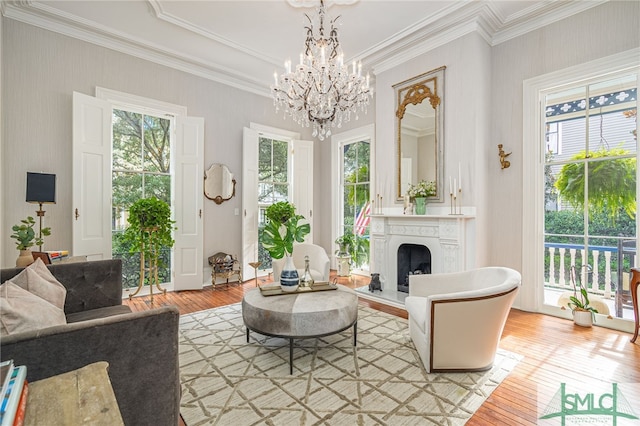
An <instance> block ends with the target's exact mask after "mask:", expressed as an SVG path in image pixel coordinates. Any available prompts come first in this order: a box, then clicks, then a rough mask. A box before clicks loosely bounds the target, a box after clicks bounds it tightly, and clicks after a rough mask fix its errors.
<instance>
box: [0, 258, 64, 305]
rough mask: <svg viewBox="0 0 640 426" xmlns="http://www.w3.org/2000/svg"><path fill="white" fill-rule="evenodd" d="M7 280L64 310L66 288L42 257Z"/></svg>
mask: <svg viewBox="0 0 640 426" xmlns="http://www.w3.org/2000/svg"><path fill="white" fill-rule="evenodd" d="M9 281H11V282H12V283H14V284H16V285H18V286H19V287H22V288H23V289H25V290H27V291H28V292H30V293H33V294H35V295H37V296H40V297H42V298H43V299H44V300H46V301H47V302H49V303H51V304H52V305H54V306H56V307H58V308H60V309H62V310H64V301H65V299H66V297H67V289H66V288H65V287H64V286H63V285H62V284H60V282H59V281H58V280H56V277H54V276H53V274H52V273H51V271H49V268H47V266H46V265H45V264H44V262H42V259H40V258H38V259H36V261H35V262H33V263H32V264H31V265H29V266H27V267H26V268H25V269H24V270H23V271H21V272H20V273H19V274H18V275H16V276H15V277H13V278H11V279H10V280H9Z"/></svg>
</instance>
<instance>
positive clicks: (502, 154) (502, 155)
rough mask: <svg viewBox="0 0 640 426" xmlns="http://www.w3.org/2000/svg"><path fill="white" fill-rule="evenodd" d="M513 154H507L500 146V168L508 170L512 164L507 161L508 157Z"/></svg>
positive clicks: (499, 145) (500, 145)
mask: <svg viewBox="0 0 640 426" xmlns="http://www.w3.org/2000/svg"><path fill="white" fill-rule="evenodd" d="M510 155H511V153H510V152H509V153H508V154H505V152H504V149H502V144H501V143H499V144H498V156H499V157H500V166H501V168H502V169H508V168H509V166H510V165H511V163H510V162H509V161H507V159H506V158H507V157H508V156H510Z"/></svg>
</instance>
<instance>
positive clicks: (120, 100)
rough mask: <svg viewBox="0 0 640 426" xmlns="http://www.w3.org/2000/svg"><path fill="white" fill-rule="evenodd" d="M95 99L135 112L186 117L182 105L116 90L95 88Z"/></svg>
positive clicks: (185, 111) (185, 108)
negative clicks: (141, 111)
mask: <svg viewBox="0 0 640 426" xmlns="http://www.w3.org/2000/svg"><path fill="white" fill-rule="evenodd" d="M96 98H98V99H103V100H105V101H108V102H111V103H112V104H117V105H120V106H124V107H126V108H131V109H135V110H141V109H144V110H146V111H144V112H147V113H149V112H151V113H158V112H162V114H163V115H164V114H166V113H170V114H173V115H176V116H177V115H183V116H186V115H187V107H186V106H182V105H176V104H172V103H168V102H163V101H158V100H156V99H151V98H146V97H143V96H137V95H131V94H129V93H125V92H118V91H117V90H111V89H105V88H104V87H99V86H96Z"/></svg>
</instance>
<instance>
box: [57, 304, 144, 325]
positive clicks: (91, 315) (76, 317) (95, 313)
mask: <svg viewBox="0 0 640 426" xmlns="http://www.w3.org/2000/svg"><path fill="white" fill-rule="evenodd" d="M130 313H131V308H130V307H129V306H128V305H116V306H107V307H104V308H97V309H89V310H87V311H82V312H75V313H73V314H69V315H67V323H69V324H71V323H74V322H80V321H87V320H92V319H96V318H105V317H111V316H114V315H121V314H130Z"/></svg>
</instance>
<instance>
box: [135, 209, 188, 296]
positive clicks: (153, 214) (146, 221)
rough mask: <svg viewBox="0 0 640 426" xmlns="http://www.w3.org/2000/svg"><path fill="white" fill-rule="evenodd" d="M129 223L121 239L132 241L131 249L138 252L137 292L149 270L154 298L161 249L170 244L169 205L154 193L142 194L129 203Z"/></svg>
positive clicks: (170, 221)
mask: <svg viewBox="0 0 640 426" xmlns="http://www.w3.org/2000/svg"><path fill="white" fill-rule="evenodd" d="M127 222H128V223H129V226H128V227H127V229H126V230H125V231H124V236H123V237H124V240H125V241H127V242H129V243H131V247H130V249H129V252H130V253H140V283H139V285H138V289H137V290H136V291H135V293H133V294H131V295H129V297H132V296H134V295H136V294H137V293H138V292H139V291H140V289H141V288H142V286H143V285H144V277H145V270H148V271H149V273H150V277H149V278H150V280H149V287H150V290H151V297H152V300H153V288H152V286H153V283H154V282H155V284H156V287H157V288H158V290H160V291H163V292H164V291H165V290H163V289H161V288H160V285H159V283H158V267H162V266H164V265H160V264H159V263H160V260H161V259H160V250H161V249H163V248H170V247H173V244H174V243H175V241H174V240H173V230H174V229H175V227H174V224H175V222H174V221H173V220H171V207H170V206H169V204H167V203H166V202H165V201H162V200H159V199H157V198H156V197H150V198H142V199H140V200H138V201H136V202H135V203H133V204H132V205H131V207H129V217H128V218H127Z"/></svg>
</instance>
